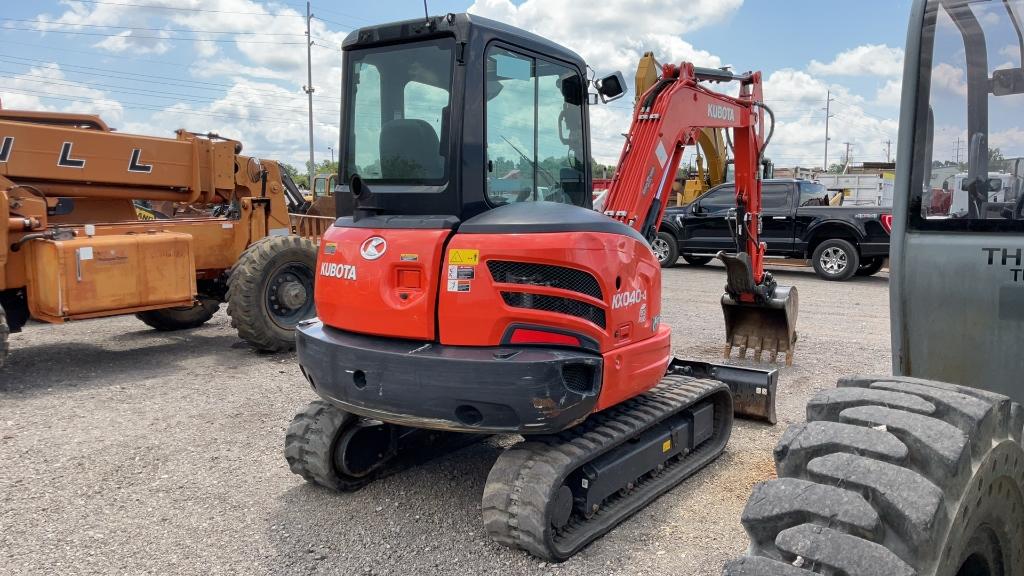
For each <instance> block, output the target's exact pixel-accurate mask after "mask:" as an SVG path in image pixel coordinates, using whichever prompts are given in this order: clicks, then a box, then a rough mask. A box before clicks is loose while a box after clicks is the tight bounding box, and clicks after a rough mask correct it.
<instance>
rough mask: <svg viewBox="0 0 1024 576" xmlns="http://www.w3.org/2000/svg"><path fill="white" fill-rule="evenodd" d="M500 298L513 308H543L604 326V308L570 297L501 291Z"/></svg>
mask: <svg viewBox="0 0 1024 576" xmlns="http://www.w3.org/2000/svg"><path fill="white" fill-rule="evenodd" d="M501 297H502V299H504V300H505V304H508V305H509V306H512V307H514V308H529V309H531V310H544V311H546V312H556V313H558V314H566V315H569V316H576V317H577V318H583V319H584V320H587V321H589V322H593V323H594V324H597V325H598V326H600V327H601V328H604V327H605V318H604V310H602V309H601V308H598V307H597V306H591V305H590V304H587V303H586V302H580V301H579V300H573V299H572V298H561V297H558V296H545V295H542V294H526V293H524V292H502V293H501Z"/></svg>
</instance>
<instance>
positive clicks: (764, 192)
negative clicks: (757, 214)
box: [761, 184, 790, 210]
mask: <svg viewBox="0 0 1024 576" xmlns="http://www.w3.org/2000/svg"><path fill="white" fill-rule="evenodd" d="M789 187H790V185H789V184H762V185H761V209H762V210H785V209H787V208H789Z"/></svg>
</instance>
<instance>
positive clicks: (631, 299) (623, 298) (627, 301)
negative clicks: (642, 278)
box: [612, 290, 647, 316]
mask: <svg viewBox="0 0 1024 576" xmlns="http://www.w3.org/2000/svg"><path fill="white" fill-rule="evenodd" d="M646 300H647V291H646V290H633V291H631V292H619V293H618V294H616V295H614V296H612V310H615V309H618V308H625V307H627V306H632V305H634V304H639V303H641V302H644V301H646ZM644 316H646V313H645V314H644Z"/></svg>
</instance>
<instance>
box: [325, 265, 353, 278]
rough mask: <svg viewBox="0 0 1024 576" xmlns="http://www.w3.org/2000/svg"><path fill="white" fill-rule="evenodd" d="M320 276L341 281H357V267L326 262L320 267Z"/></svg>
mask: <svg viewBox="0 0 1024 576" xmlns="http://www.w3.org/2000/svg"><path fill="white" fill-rule="evenodd" d="M320 275H321V276H327V277H329V278H338V279H339V280H355V279H356V267H355V266H350V265H348V264H331V263H330V262H324V263H323V264H321V265H320Z"/></svg>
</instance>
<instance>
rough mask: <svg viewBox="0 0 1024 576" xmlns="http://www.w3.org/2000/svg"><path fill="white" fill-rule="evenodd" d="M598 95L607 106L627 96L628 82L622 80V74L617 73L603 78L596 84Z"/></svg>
mask: <svg viewBox="0 0 1024 576" xmlns="http://www.w3.org/2000/svg"><path fill="white" fill-rule="evenodd" d="M595 86H596V87H597V93H598V94H600V95H601V102H604V103H605V104H607V103H608V102H611V101H613V100H618V99H619V98H622V97H623V96H624V95H625V94H626V81H625V80H624V79H623V78H622V72H616V73H614V74H610V75H608V76H605V77H604V78H601V79H600V80H598V81H597V82H596V83H595Z"/></svg>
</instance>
